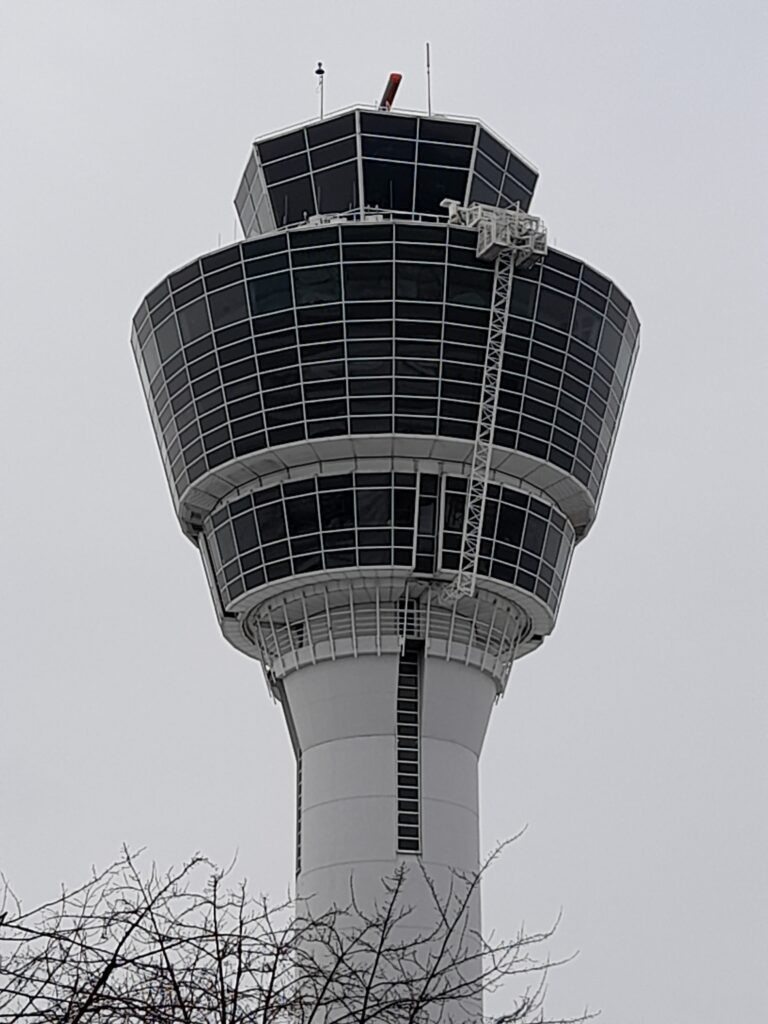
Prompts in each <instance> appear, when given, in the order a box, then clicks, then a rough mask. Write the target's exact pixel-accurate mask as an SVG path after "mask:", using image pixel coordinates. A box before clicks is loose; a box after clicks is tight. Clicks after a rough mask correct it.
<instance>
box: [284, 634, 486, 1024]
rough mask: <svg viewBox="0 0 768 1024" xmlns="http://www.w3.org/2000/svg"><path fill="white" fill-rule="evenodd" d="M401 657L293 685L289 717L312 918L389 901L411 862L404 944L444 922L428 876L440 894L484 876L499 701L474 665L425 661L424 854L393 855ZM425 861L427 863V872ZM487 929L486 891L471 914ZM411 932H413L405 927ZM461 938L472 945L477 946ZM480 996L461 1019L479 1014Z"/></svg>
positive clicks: (304, 894) (303, 673)
mask: <svg viewBox="0 0 768 1024" xmlns="http://www.w3.org/2000/svg"><path fill="white" fill-rule="evenodd" d="M398 662H399V658H398V656H397V655H395V654H383V655H381V656H378V657H377V656H375V655H370V656H362V657H358V658H344V659H341V660H338V661H335V662H324V663H322V664H318V665H315V666H311V667H308V668H305V669H302V670H300V671H298V672H294V673H291V674H290V675H288V676H287V677H286V678H285V681H284V690H285V697H286V701H287V705H288V708H287V711H288V713H289V714H290V715H291V717H292V719H293V727H294V730H295V735H296V738H297V741H298V744H299V747H300V750H301V755H302V776H303V784H302V821H301V844H302V857H301V861H302V871H301V874H300V875H299V877H298V879H297V895H298V897H299V899H300V900H307V904H308V906H309V908H310V909H311V910H312V911H313V912H314V913H317V912H320V911H322V910H324V909H327V908H330V907H333V906H334V905H335V906H339V907H346V906H348V905H349V902H350V885H351V884H354V890H355V896H356V899H357V900H358V901H359V902H360V903H361V904H364V905H366V906H368V907H370V906H372V905H373V904H374V903H376V902H377V901H379V902H380V901H381V900H382V898H383V896H384V891H383V889H382V885H381V880H382V878H383V877H387V876H391V875H392V874H393V872H394V871H395V869H396V868H397V867H398V865H399V864H402V863H403V862H405V863H408V864H409V865H410V870H409V874H408V883H407V891H406V895H405V903H406V904H407V905H409V906H411V907H413V911H412V913H411V914H410V915H409V916H408V919H407V922H406V923H404V925H403V926H402V929H401V934H400V937H401V938H403V939H404V938H406V936H407V935H409V934H413V935H416V934H422V935H423V934H425V933H427V932H428V931H429V930H431V929H432V928H433V927H434V926H435V923H436V912H435V906H434V901H433V898H432V897H431V895H430V893H429V890H428V888H427V886H426V884H425V881H424V877H423V874H422V871H421V866H423V869H424V871H425V872H426V873H427V874H428V875H429V876H430V877H431V878H433V879H434V880H435V882H436V883H437V885H438V887H439V889H440V891H441V892H443V893H445V892H447V886H448V885H449V884H450V882H451V879H452V878H453V880H454V882H455V877H454V876H453V875H452V871H459V872H464V873H466V874H474V873H475V872H477V870H478V868H479V831H478V774H477V773H478V757H479V754H480V751H481V748H482V745H483V740H484V737H485V733H486V728H487V725H488V719H489V715H490V711H491V708H492V706H493V703H494V700H495V697H496V688H495V686H494V684H493V682H492V680H491V679H490V678H489V677H488V676H486V675H484V674H483V673H481V672H479V671H478V670H477V669H474V668H471V667H465V666H463V665H461V664H457V663H455V662H448V661H444V660H442V659H437V658H431V657H427V658H425V659H424V664H423V668H422V677H421V678H422V682H421V715H420V761H421V851H422V852H421V856H420V857H416V856H415V855H413V854H405V855H403V854H398V853H397V776H396V718H395V713H396V699H397V677H398ZM418 861H421V866H420V865H419V863H418ZM468 923H469V927H470V929H471V930H472V931H474V932H479V930H480V900H479V891H478V892H477V893H476V895H475V896H474V897H473V899H472V901H471V906H470V909H469V913H468ZM406 929H408V930H409V931H406ZM467 935H468V933H466V932H465V941H469V942H470V943H473V942H474V943H475V946H474V948H475V949H477V945H476V942H475V940H474V939H471V938H470V939H467V938H466V936H467ZM481 1009H482V1006H481V1002H480V1001H479V1000H475V1001H473V1005H472V1006H469V1005H466V1004H465V1005H463V1006H462V1012H461V1013H460V1014H456V1015H455V1019H470V1018H473V1017H475V1016H476V1015H477V1014H479V1013H480V1012H481Z"/></svg>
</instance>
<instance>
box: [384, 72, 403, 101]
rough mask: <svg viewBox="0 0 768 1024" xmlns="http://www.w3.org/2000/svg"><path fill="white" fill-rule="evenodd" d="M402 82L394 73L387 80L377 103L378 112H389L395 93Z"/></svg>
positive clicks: (400, 77)
mask: <svg viewBox="0 0 768 1024" xmlns="http://www.w3.org/2000/svg"><path fill="white" fill-rule="evenodd" d="M402 80H403V76H402V75H399V74H398V73H397V72H396V71H393V72H392V74H391V75H390V76H389V78H388V79H387V84H386V86H385V87H384V94H383V95H382V97H381V100H380V101H379V110H391V109H392V104H393V103H394V102H395V93H396V92H397V90H398V89H399V88H400V83H401V82H402Z"/></svg>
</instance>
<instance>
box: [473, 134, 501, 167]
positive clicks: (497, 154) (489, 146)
mask: <svg viewBox="0 0 768 1024" xmlns="http://www.w3.org/2000/svg"><path fill="white" fill-rule="evenodd" d="M479 147H480V150H481V152H482V153H484V154H485V155H486V156H488V157H490V158H491V160H493V161H494V162H495V163H497V164H498V165H499V167H501V168H503V167H504V166H505V165H506V163H507V156H508V154H509V150H507V149H505V148H504V146H502V144H501V143H500V142H498V141H497V140H496V139H494V138H493V136H492V135H489V134H488V132H487V131H486V130H485V129H484V128H481V129H480V141H479ZM478 155H480V154H478Z"/></svg>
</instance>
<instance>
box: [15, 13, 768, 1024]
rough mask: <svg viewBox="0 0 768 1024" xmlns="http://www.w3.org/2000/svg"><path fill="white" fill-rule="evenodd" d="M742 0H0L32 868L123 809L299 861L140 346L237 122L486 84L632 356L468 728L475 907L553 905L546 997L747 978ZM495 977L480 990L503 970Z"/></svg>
mask: <svg viewBox="0 0 768 1024" xmlns="http://www.w3.org/2000/svg"><path fill="white" fill-rule="evenodd" d="M767 10H768V9H767V8H766V6H765V3H764V2H763V0H731V2H729V3H727V4H726V3H722V2H715V0H645V2H642V3H641V2H639V0H634V2H629V0H557V2H548V0H538V2H537V3H530V2H526V3H523V2H518V0H514V2H513V0H505V2H501V0H475V2H474V3H467V2H465V3H457V2H454V0H442V2H439V3H438V2H434V3H433V2H421V0H419V2H415V0H414V2H411V3H406V2H402V0H388V2H387V3H374V2H372V0H368V2H360V0H358V2H346V0H344V2H337V0H326V2H325V3H321V2H319V0H293V2H287V0H283V2H271V0H262V2H256V0H251V2H245V0H218V2H213V0H209V2H202V0H183V2H182V0H173V2H171V0H163V2H159V0H130V2H129V0H123V2H118V0H91V2H85V0H69V2H66V3H59V2H47V3H46V2H36V0H15V2H14V0H0V149H1V155H0V212H1V214H2V216H1V219H0V223H1V224H2V241H1V243H0V318H1V319H0V437H1V438H2V446H1V451H0V464H1V467H2V469H1V471H2V477H1V478H0V479H1V481H2V503H1V504H0V522H1V523H2V532H1V533H0V538H1V542H2V572H1V573H0V631H1V633H2V636H1V637H0V672H1V676H2V679H1V683H0V685H1V689H0V707H1V708H2V733H1V734H0V738H1V740H2V746H1V748H0V868H2V870H4V871H5V872H6V873H7V875H8V876H9V877H10V879H11V880H12V881H13V882H14V884H15V885H16V887H17V889H18V890H19V891H20V892H21V894H22V896H24V897H25V898H26V900H27V902H30V903H31V902H33V901H35V900H38V899H42V898H44V897H45V896H47V895H50V894H52V893H53V891H54V890H55V888H56V886H57V885H58V883H59V882H60V881H61V880H68V881H70V882H75V881H79V880H80V879H82V878H83V877H84V876H85V875H86V873H87V871H88V869H89V866H90V865H91V864H92V863H96V864H99V865H103V864H105V863H106V862H108V861H109V860H110V859H112V858H113V857H114V856H115V855H116V854H117V853H118V850H119V846H120V844H121V843H122V842H123V841H125V842H127V843H129V844H132V845H134V846H147V847H148V848H149V850H150V852H151V853H152V855H154V856H155V857H156V858H157V859H158V860H159V861H160V862H161V863H162V864H168V863H170V862H172V861H176V862H178V861H179V860H181V859H182V858H183V857H185V856H187V855H189V854H190V853H192V852H193V851H195V850H203V851H205V852H207V853H208V854H209V855H210V856H212V857H214V858H218V859H219V860H221V861H228V860H229V859H230V858H231V856H232V855H233V853H234V852H235V851H239V868H240V869H241V871H242V872H243V873H244V874H247V875H248V876H249V877H250V878H251V879H252V882H253V885H254V887H255V888H256V889H257V890H265V891H268V892H272V893H274V894H276V895H281V894H282V893H284V892H285V890H286V888H287V886H288V885H289V883H290V881H291V876H292V860H293V824H292V820H293V758H292V754H291V751H290V745H289V742H288V738H287V735H286V734H285V729H284V726H283V723H282V718H281V715H280V713H279V711H278V710H277V709H276V708H275V707H274V706H273V705H272V704H271V702H270V700H269V698H268V696H267V693H266V689H265V686H264V683H263V680H262V678H261V675H260V672H259V670H258V667H257V666H256V664H255V663H254V662H249V661H248V660H246V659H245V658H244V657H242V656H241V655H239V654H237V653H236V652H235V651H234V650H233V649H232V648H230V647H228V645H227V644H226V643H225V642H224V640H223V639H222V638H221V637H220V635H219V633H218V629H217V626H216V622H215V618H214V613H213V609H212V606H211V604H210V598H209V596H208V592H207V588H206V586H205V582H204V579H203V573H202V569H201V566H200V564H199V561H198V558H197V555H196V553H195V551H194V549H193V548H192V546H191V545H190V544H189V543H188V542H187V541H186V540H184V539H183V538H182V536H181V533H180V531H179V529H178V527H177V525H176V522H175V519H174V516H173V514H172V510H171V502H170V498H169V496H168V493H167V489H166V482H165V478H164V475H163V472H162V469H161V465H160V460H159V457H158V454H157V451H156V448H155V442H154V439H153V436H152V433H151V429H150V423H149V417H148V414H147V412H146V409H145V407H144V404H143V398H142V395H141V391H140V387H139V382H138V379H137V375H136V372H135V369H134V366H133V363H132V357H131V352H130V347H129V343H128V334H129V323H130V318H131V315H132V314H133V312H134V310H135V307H136V306H137V305H138V303H139V301H140V299H141V298H142V296H143V295H144V293H145V292H146V291H148V290H149V289H150V288H151V287H152V286H153V285H154V284H155V283H156V282H157V281H158V280H159V279H160V278H161V277H163V276H164V275H165V274H167V273H168V272H169V271H170V270H172V269H173V268H174V267H176V266H178V265H179V264H181V263H184V262H186V261H187V260H188V259H190V258H192V257H193V256H196V255H198V254H200V253H201V252H204V251H207V250H209V249H212V248H215V247H216V245H217V244H218V240H219V238H221V241H222V243H226V242H228V241H230V240H232V238H233V231H234V224H233V211H232V205H231V200H232V196H233V194H234V191H235V187H236V184H237V182H238V179H239V175H240V173H241V170H242V167H243V165H244V163H245V160H246V157H247V153H248V146H249V143H250V140H251V139H252V137H254V136H256V135H260V134H264V133H266V132H269V131H272V130H276V129H279V128H281V127H283V126H285V125H288V124H291V123H293V122H296V121H300V120H305V119H308V118H310V117H312V116H314V113H315V111H316V109H317V96H316V94H315V76H314V75H313V69H314V67H315V64H316V62H317V61H318V60H322V61H324V62H325V65H326V68H327V76H326V103H327V108H328V109H331V108H335V107H341V106H345V105H348V104H352V103H357V102H364V103H369V102H374V101H375V100H376V99H377V98H378V95H379V94H380V91H381V89H382V87H383V85H384V82H385V80H386V75H387V73H388V72H389V71H392V70H398V71H401V72H403V73H404V76H405V77H404V82H403V86H402V88H401V92H400V95H399V96H398V104H399V105H401V106H402V107H408V108H421V107H424V105H425V91H424V76H423V71H422V64H423V50H424V42H425V40H427V39H428V40H430V41H431V44H432V53H433V70H434V105H435V109H436V110H437V111H440V112H445V113H454V114H465V115H470V116H479V117H481V118H482V119H483V120H485V121H486V122H487V123H488V124H489V125H490V126H491V127H492V128H493V129H495V130H496V131H497V132H498V133H499V134H501V135H502V136H503V137H504V138H505V139H507V140H508V141H509V142H510V143H511V144H512V145H513V146H514V147H515V148H516V149H518V150H519V151H520V152H522V153H523V154H525V155H526V156H527V157H529V158H530V159H531V160H533V162H534V163H535V164H536V165H537V166H538V167H539V169H540V171H541V179H540V184H539V187H538V191H537V195H536V200H535V205H534V211H535V212H536V213H538V214H540V215H542V216H543V217H544V218H545V220H546V221H547V224H548V225H549V229H550V237H551V238H552V239H553V240H554V241H555V242H556V243H557V245H558V247H560V248H563V249H565V250H568V251H572V252H574V253H575V254H576V255H578V256H579V257H582V258H584V259H586V260H588V261H590V262H591V263H593V264H594V265H595V266H596V267H598V268H599V269H602V270H604V271H605V272H606V273H607V274H608V275H609V276H610V277H612V278H613V279H615V280H616V282H617V284H618V285H619V286H620V287H621V288H622V289H623V290H625V291H626V293H627V294H628V295H629V296H630V297H631V298H632V300H633V301H634V303H635V306H636V308H637V310H638V313H639V316H640V319H641V321H642V323H643V332H642V337H641V352H640V358H639V361H638V364H637V369H636V373H635V380H634V384H633V386H632V389H631V391H630V395H629V401H628V406H627V410H626V413H625V417H624V421H623V423H622V426H621V429H620V432H619V438H618V442H617V445H616V449H615V452H614V461H613V466H612V468H611V471H610V473H609V475H608V483H607V487H606V490H605V495H604V500H603V504H602V508H601V512H600V515H599V517H598V521H597V524H596V527H595V529H594V531H593V532H592V534H591V535H590V536H589V538H588V539H587V540H586V541H585V542H584V543H583V545H581V546H580V547H579V549H578V550H577V552H576V555H575V557H574V561H573V565H572V570H571V577H570V581H569V584H568V586H567V588H566V592H565V599H564V602H563V605H562V610H561V614H560V620H559V623H558V626H557V628H556V630H555V633H554V635H553V636H552V637H551V638H550V639H548V640H547V642H546V643H545V644H544V646H543V648H542V649H541V650H540V651H539V652H538V653H536V654H534V655H532V656H531V657H530V658H526V659H525V660H524V661H522V662H521V663H520V664H519V665H518V666H516V668H515V670H514V672H513V675H512V679H511V682H510V687H509V690H508V692H507V696H506V697H505V699H504V701H503V702H502V703H501V705H500V706H499V708H498V709H497V710H496V712H495V714H494V718H493V720H492V723H491V730H490V734H489V737H488V740H487V744H486V750H485V753H484V756H483V764H482V775H481V786H482V814H483V818H482V835H483V842H484V844H485V846H486V847H487V848H489V847H490V846H491V845H492V844H493V843H494V841H495V840H497V839H499V838H502V837H504V836H507V835H509V834H511V833H513V832H515V831H516V830H517V829H519V828H520V827H521V826H522V825H525V824H527V825H528V831H527V834H526V835H525V837H524V839H522V840H521V841H520V842H519V843H518V844H517V846H516V848H515V849H514V850H513V851H511V852H510V853H509V854H508V855H507V856H506V859H505V860H504V861H503V862H502V864H501V865H500V866H498V867H497V868H496V869H495V870H494V873H493V874H492V875H491V876H490V878H489V879H488V882H487V884H486V887H485V894H484V903H485V908H486V911H485V913H486V922H487V924H488V925H489V927H491V926H492V927H497V928H500V929H503V928H506V929H507V930H514V929H516V927H517V926H518V924H519V922H520V920H521V919H523V918H524V919H525V921H526V922H527V923H528V924H529V925H530V926H531V927H541V926H544V925H546V924H547V923H549V922H550V921H551V920H552V918H553V917H554V916H555V915H556V913H557V912H558V910H559V909H560V907H562V908H563V909H564V919H563V923H562V925H561V928H560V931H559V935H558V937H557V939H556V941H555V942H554V943H553V944H552V947H551V951H552V953H553V955H559V954H565V953H569V952H571V951H573V950H575V949H580V950H581V954H580V956H579V957H578V959H577V960H576V961H575V963H573V964H571V965H570V966H567V967H564V968H562V969H561V970H560V971H558V972H556V973H555V974H554V975H553V977H552V981H551V998H550V1008H551V1011H552V1012H558V1011H566V1010H570V1011H578V1010H580V1009H581V1008H582V1007H583V1006H584V1005H585V1004H586V1003H588V1004H589V1005H590V1006H591V1007H601V1008H602V1009H603V1012H604V1017H603V1019H604V1020H605V1021H606V1022H610V1024H613V1022H619V1021H621V1022H622V1024H646V1022H648V1021H653V1022H654V1024H681V1022H683V1021H696V1022H697V1024H723V1022H724V1021H740V1022H741V1021H743V1022H751V1021H757V1020H763V1019H765V1007H766V1005H767V1004H768V990H767V984H766V979H767V978H768V972H767V971H766V954H767V953H768V941H767V940H768V884H767V882H768V879H767V877H766V875H767V874H768V869H767V868H766V865H767V864H768V827H767V826H766V796H768V794H767V793H766V782H765V778H766V767H768V763H767V762H768V759H767V758H766V744H765V736H766V725H767V724H768V713H767V708H766V686H765V680H766V677H767V676H768V672H766V661H767V660H768V659H767V658H766V633H767V632H768V618H767V617H766V569H768V544H767V543H766V529H765V524H764V520H765V507H766V502H768V484H767V483H766V471H765V464H766V458H765V445H766V415H765V392H766V384H767V383H768V381H767V380H766V378H767V377H768V373H766V370H767V369H768V366H767V358H766V348H767V344H768V338H766V327H765V324H766V303H765V298H764V275H765V272H766V269H767V263H768V261H767V260H766V256H767V255H768V252H767V250H766V237H768V216H767V210H766V201H765V190H766V180H767V179H768V159H767V156H768V152H767V149H766V132H765V124H766V104H765V97H766V94H767V93H768V75H767V74H766V61H765V53H766V41H767V39H768V33H767V31H766V30H767V29H768V17H767V16H766V11H767ZM492 1005H493V1004H492Z"/></svg>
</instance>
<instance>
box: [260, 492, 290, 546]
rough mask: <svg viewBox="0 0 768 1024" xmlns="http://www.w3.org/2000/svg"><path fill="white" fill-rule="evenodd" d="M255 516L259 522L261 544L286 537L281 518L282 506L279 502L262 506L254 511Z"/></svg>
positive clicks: (283, 520)
mask: <svg viewBox="0 0 768 1024" xmlns="http://www.w3.org/2000/svg"><path fill="white" fill-rule="evenodd" d="M256 516H257V518H258V521H259V533H260V534H261V542H262V544H268V543H269V542H270V541H276V540H281V539H282V538H283V537H285V535H286V531H285V519H284V517H283V506H282V503H280V502H275V503H274V504H271V505H262V506H261V507H260V508H258V509H256Z"/></svg>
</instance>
